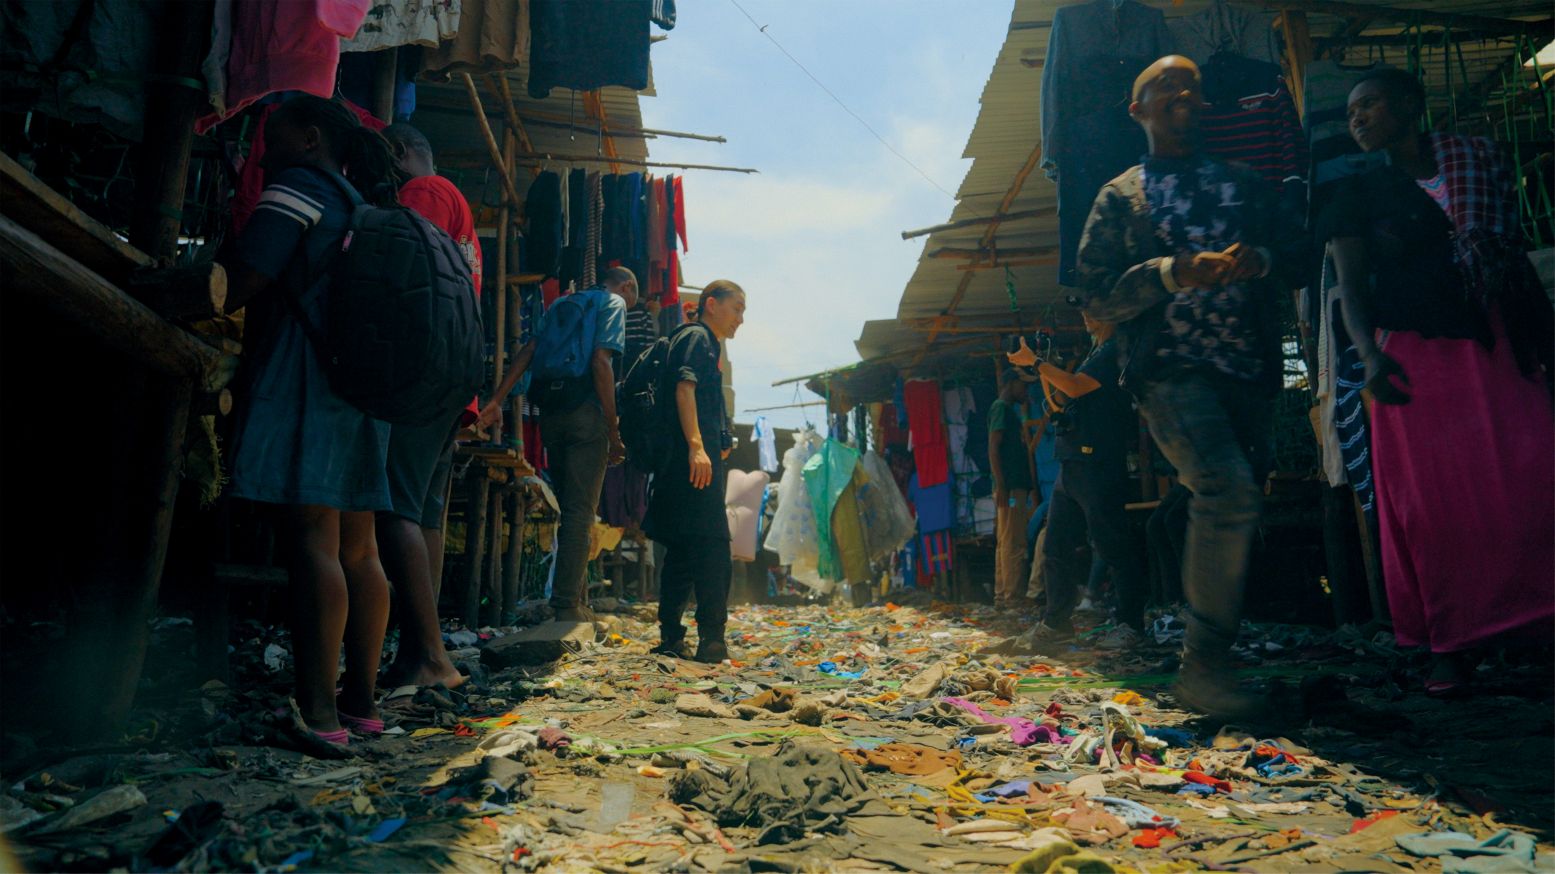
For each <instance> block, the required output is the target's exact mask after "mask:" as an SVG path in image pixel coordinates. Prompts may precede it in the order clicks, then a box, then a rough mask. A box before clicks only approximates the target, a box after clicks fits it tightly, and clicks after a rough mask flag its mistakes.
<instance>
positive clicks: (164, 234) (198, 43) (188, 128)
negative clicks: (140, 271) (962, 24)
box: [130, 3, 213, 263]
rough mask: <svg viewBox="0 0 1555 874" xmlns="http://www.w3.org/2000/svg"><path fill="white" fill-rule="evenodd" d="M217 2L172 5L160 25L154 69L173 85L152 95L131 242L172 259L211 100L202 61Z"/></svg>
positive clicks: (163, 258)
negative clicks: (202, 117)
mask: <svg viewBox="0 0 1555 874" xmlns="http://www.w3.org/2000/svg"><path fill="white" fill-rule="evenodd" d="M212 8H213V4H211V3H194V4H183V3H179V4H172V5H170V6H168V7H167V8H166V9H165V10H164V12H163V13H162V21H161V22H159V26H158V27H157V33H158V38H157V47H156V56H155V59H154V60H153V61H152V68H153V72H154V73H158V74H161V75H164V76H168V77H170V79H171V81H172V82H173V84H171V85H167V86H157V87H156V91H155V96H154V97H153V96H152V94H150V93H148V94H147V98H148V99H147V100H146V121H145V141H144V142H143V143H142V144H141V148H140V161H139V166H138V173H137V176H138V178H137V180H136V186H135V195H136V201H137V202H138V204H139V205H140V208H139V209H137V210H136V213H135V215H134V216H133V217H132V219H131V221H130V243H131V244H133V245H135V246H138V247H139V248H140V249H141V250H143V251H144V252H146V253H147V254H149V255H150V256H151V257H153V258H155V259H157V260H158V261H161V262H164V263H165V262H168V261H170V260H171V259H172V257H173V256H174V255H175V254H176V253H177V251H178V235H179V232H180V230H181V229H182V225H183V206H184V190H185V187H186V186H187V184H188V181H189V151H190V147H191V146H192V145H193V144H194V119H195V117H196V115H198V114H199V112H200V110H201V109H202V108H203V107H204V104H205V88H204V86H203V85H202V84H201V83H202V81H203V80H202V79H201V77H200V63H201V61H202V60H204V57H205V53H206V52H207V51H208V50H209V47H210V33H211V14H212Z"/></svg>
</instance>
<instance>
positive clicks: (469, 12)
mask: <svg viewBox="0 0 1555 874" xmlns="http://www.w3.org/2000/svg"><path fill="white" fill-rule="evenodd" d="M529 17H530V0H461V5H460V10H459V32H458V33H457V34H455V35H454V37H453V39H450V40H447V41H445V42H440V43H439V44H438V45H437V46H436V47H434V48H433V49H431V50H429V51H428V52H427V54H426V60H425V62H424V64H425V65H424V68H423V69H424V71H425V72H426V73H427V74H428V75H430V76H433V77H435V78H440V79H446V78H447V77H448V76H450V75H451V74H453V73H471V74H474V73H486V72H491V71H494V70H510V69H512V68H514V67H517V66H521V65H522V64H523V63H524V61H525V60H526V59H527V58H528V57H529Z"/></svg>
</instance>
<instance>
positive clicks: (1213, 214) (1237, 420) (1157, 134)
mask: <svg viewBox="0 0 1555 874" xmlns="http://www.w3.org/2000/svg"><path fill="white" fill-rule="evenodd" d="M1203 108H1204V96H1203V87H1202V83H1201V81H1200V78H1199V69H1198V67H1197V66H1196V65H1195V64H1194V63H1193V62H1192V61H1190V60H1188V59H1187V58H1184V57H1179V56H1176V55H1172V56H1168V57H1165V58H1162V59H1160V60H1159V61H1156V62H1155V63H1154V64H1151V65H1150V66H1149V67H1148V68H1146V70H1145V71H1144V72H1143V73H1141V74H1140V75H1139V78H1138V79H1137V80H1135V82H1134V91H1133V103H1132V104H1131V105H1130V106H1129V115H1130V116H1131V117H1132V118H1133V119H1134V121H1136V122H1137V123H1138V124H1139V125H1140V127H1142V128H1144V131H1145V136H1146V138H1147V139H1148V141H1149V147H1150V151H1149V154H1148V155H1147V156H1146V158H1145V161H1144V163H1143V164H1141V165H1140V166H1137V167H1133V168H1130V169H1129V170H1128V171H1126V172H1124V173H1123V174H1122V175H1121V176H1119V177H1117V178H1116V179H1114V180H1112V181H1111V182H1109V183H1107V184H1106V185H1105V186H1103V187H1102V190H1101V193H1100V194H1099V195H1098V197H1097V199H1096V204H1095V206H1093V207H1092V210H1091V215H1090V217H1089V219H1087V221H1086V226H1085V234H1084V236H1083V237H1082V239H1081V242H1080V251H1079V269H1078V275H1079V279H1080V284H1081V286H1082V288H1083V289H1084V291H1085V298H1084V305H1085V306H1084V309H1085V313H1086V315H1088V316H1090V317H1091V318H1093V319H1098V320H1100V321H1103V322H1112V323H1115V324H1117V325H1118V341H1119V353H1120V354H1119V359H1120V364H1121V367H1122V379H1121V380H1120V382H1121V383H1122V385H1123V387H1124V388H1126V389H1128V390H1129V391H1130V392H1132V393H1133V395H1134V397H1135V398H1136V400H1137V401H1138V403H1139V408H1140V411H1141V413H1142V414H1143V415H1144V417H1145V419H1146V421H1147V422H1148V423H1149V425H1150V433H1151V435H1152V436H1154V438H1155V441H1156V444H1157V445H1158V446H1160V448H1161V451H1162V453H1164V454H1165V455H1166V457H1167V459H1169V460H1170V461H1171V462H1172V464H1173V465H1175V466H1176V468H1177V471H1178V475H1179V477H1180V478H1181V480H1182V482H1183V484H1184V485H1186V486H1187V487H1188V488H1189V489H1191V490H1192V491H1193V493H1194V499H1193V503H1192V505H1191V507H1192V509H1191V511H1190V517H1189V523H1188V542H1187V549H1186V554H1185V556H1184V559H1183V587H1184V590H1185V594H1186V595H1187V599H1188V622H1187V626H1188V630H1187V639H1186V641H1185V643H1184V648H1183V660H1182V670H1181V672H1180V674H1179V676H1178V681H1177V686H1176V692H1177V697H1178V698H1179V700H1181V701H1182V702H1183V703H1184V704H1186V705H1188V706H1190V707H1192V708H1193V709H1196V710H1199V711H1202V712H1205V713H1208V714H1211V715H1213V716H1217V717H1223V718H1227V719H1253V718H1257V717H1259V716H1263V715H1267V708H1266V704H1265V702H1264V700H1263V699H1261V698H1259V697H1257V696H1254V695H1252V694H1250V693H1248V692H1246V691H1243V690H1241V689H1239V688H1238V687H1237V684H1236V679H1235V674H1234V673H1233V672H1232V669H1231V666H1230V650H1231V646H1232V645H1233V644H1234V643H1235V642H1236V637H1237V630H1238V627H1239V626H1240V624H1241V620H1242V595H1243V588H1244V585H1245V582H1246V575H1247V564H1248V556H1249V554H1250V553H1251V551H1252V544H1253V537H1254V535H1255V534H1256V533H1257V529H1258V516H1259V511H1260V505H1261V502H1262V496H1263V489H1262V480H1263V479H1264V477H1265V476H1266V474H1267V458H1268V455H1269V451H1268V450H1269V448H1270V446H1271V443H1272V437H1271V432H1270V427H1269V426H1270V407H1271V404H1270V401H1271V400H1272V399H1273V398H1274V396H1275V395H1276V394H1277V393H1278V392H1279V390H1280V388H1281V378H1282V360H1281V349H1280V338H1281V329H1280V325H1281V314H1282V308H1283V307H1286V306H1288V305H1289V295H1288V294H1287V290H1288V289H1290V288H1294V287H1295V286H1296V285H1298V284H1299V273H1298V270H1299V267H1300V262H1301V258H1300V253H1301V251H1302V240H1301V236H1300V230H1299V228H1300V225H1299V223H1298V222H1292V221H1288V220H1282V219H1281V218H1280V217H1279V216H1278V210H1277V207H1276V205H1275V202H1274V199H1273V198H1272V196H1271V194H1270V192H1269V191H1268V190H1266V189H1265V188H1264V186H1263V183H1262V182H1261V181H1260V180H1259V179H1258V177H1257V176H1256V175H1255V174H1254V173H1253V172H1252V171H1251V170H1249V169H1247V168H1244V167H1240V166H1234V165H1230V164H1226V163H1223V162H1221V161H1217V160H1215V159H1213V158H1211V157H1209V156H1207V155H1205V154H1203V153H1202V152H1201V151H1200V149H1199V137H1198V129H1199V114H1200V112H1201V111H1202V110H1203Z"/></svg>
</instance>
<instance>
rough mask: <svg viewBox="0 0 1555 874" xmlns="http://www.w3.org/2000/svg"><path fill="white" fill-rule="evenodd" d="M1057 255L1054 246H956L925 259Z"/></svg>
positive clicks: (981, 258) (987, 259)
mask: <svg viewBox="0 0 1555 874" xmlns="http://www.w3.org/2000/svg"><path fill="white" fill-rule="evenodd" d="M1057 254H1058V249H1056V248H1055V247H1053V246H1011V247H1010V248H1008V249H1002V248H986V249H967V248H964V247H956V246H942V247H940V248H938V249H935V250H934V251H932V252H930V253H928V254H927V255H926V256H924V257H927V258H952V259H956V260H960V261H993V260H995V259H997V258H998V257H999V256H1001V255H1007V256H1009V257H1011V258H1040V257H1044V256H1047V255H1057Z"/></svg>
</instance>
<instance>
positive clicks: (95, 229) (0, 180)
mask: <svg viewBox="0 0 1555 874" xmlns="http://www.w3.org/2000/svg"><path fill="white" fill-rule="evenodd" d="M0 215H4V216H5V217H6V218H9V219H11V220H12V221H15V222H16V223H17V224H18V225H20V226H21V227H24V228H26V229H27V230H29V231H32V232H33V233H35V234H38V235H39V236H40V237H42V238H44V239H46V240H49V241H50V242H51V243H52V244H53V245H55V246H57V247H59V249H60V250H61V251H62V252H64V253H65V254H66V255H68V256H69V257H71V258H74V259H75V260H77V261H79V262H81V264H82V266H84V267H86V268H87V269H88V270H91V271H93V272H94V273H97V274H99V275H101V276H102V277H103V278H105V279H107V280H108V281H109V282H113V283H122V282H125V281H126V280H128V279H129V276H130V274H131V273H133V272H134V271H135V270H138V269H140V268H143V267H151V266H152V265H154V264H155V263H156V261H155V259H153V258H152V257H151V256H150V255H147V254H146V253H145V252H142V251H141V250H139V249H137V248H135V247H134V246H131V245H130V244H129V243H126V242H125V241H123V240H121V239H119V237H118V235H117V234H115V233H114V232H113V231H112V230H110V229H109V228H108V226H107V225H105V224H103V223H102V222H100V221H98V220H97V219H94V218H92V217H91V216H89V215H87V214H86V213H84V212H82V211H81V210H80V209H79V208H77V207H76V205H75V204H73V203H71V202H70V201H68V200H66V199H65V198H64V197H63V196H61V195H60V194H59V193H58V192H57V191H55V190H54V189H52V188H50V187H49V186H47V185H45V184H43V181H42V180H40V179H39V178H38V177H36V176H34V175H32V173H30V172H29V171H28V170H27V168H26V167H23V166H22V165H21V164H18V163H16V161H15V159H13V158H12V157H11V156H10V155H7V154H5V153H3V152H0Z"/></svg>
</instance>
